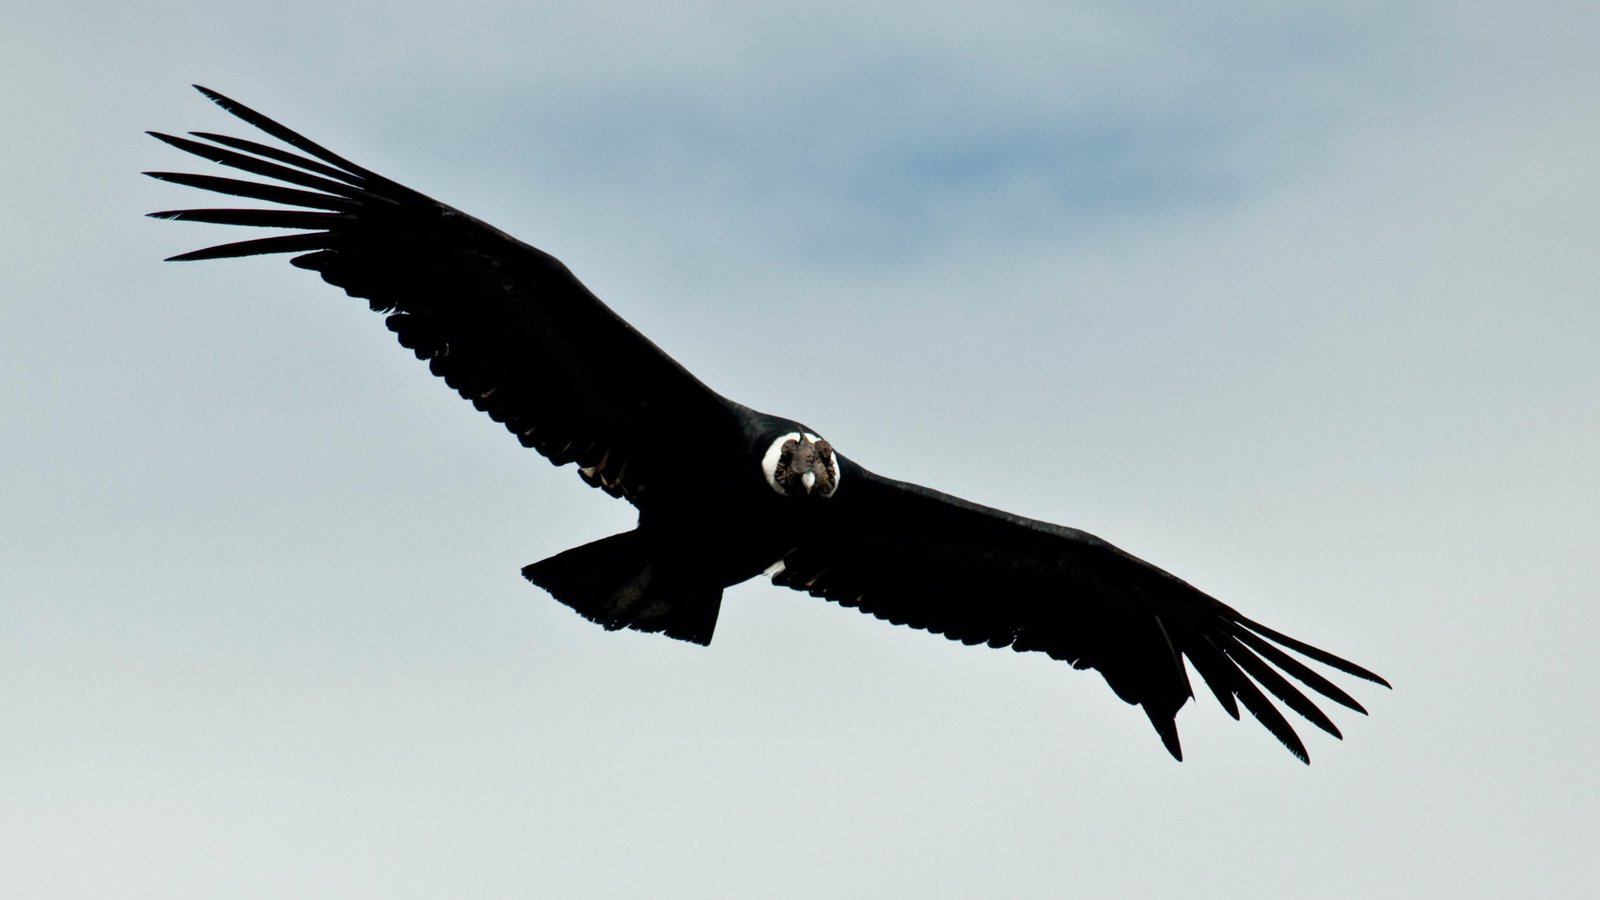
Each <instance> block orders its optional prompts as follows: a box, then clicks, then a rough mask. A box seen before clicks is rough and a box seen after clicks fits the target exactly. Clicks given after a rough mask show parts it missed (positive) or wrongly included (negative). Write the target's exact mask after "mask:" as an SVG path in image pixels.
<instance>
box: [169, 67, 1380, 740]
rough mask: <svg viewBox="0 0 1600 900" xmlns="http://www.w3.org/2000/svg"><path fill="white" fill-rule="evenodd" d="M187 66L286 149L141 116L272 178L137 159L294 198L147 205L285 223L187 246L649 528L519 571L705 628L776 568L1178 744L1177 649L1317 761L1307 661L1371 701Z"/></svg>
mask: <svg viewBox="0 0 1600 900" xmlns="http://www.w3.org/2000/svg"><path fill="white" fill-rule="evenodd" d="M196 88H197V89H198V90H199V91H200V92H201V93H202V94H204V95H205V96H206V97H208V98H210V99H211V100H212V101H213V102H215V103H216V104H217V105H218V106H220V107H222V108H223V109H224V110H226V111H227V112H229V113H231V114H233V115H234V116H236V117H238V118H239V119H242V120H243V121H244V122H246V123H248V124H250V125H252V126H254V127H255V128H257V129H259V130H260V131H262V132H264V133H265V134H267V135H269V136H271V137H272V138H276V139H277V140H278V141H280V142H282V144H283V145H284V146H286V147H288V148H290V149H283V147H278V146H270V145H267V144H263V143H259V142H257V141H254V140H246V139H242V138H236V137H230V136H226V135H222V134H213V133H208V132H190V133H189V136H187V137H177V136H173V135H167V134H160V133H157V132H150V134H151V135H152V136H154V137H156V138H158V139H160V140H162V141H164V142H166V143H167V144H170V145H172V146H173V147H176V148H178V149H179V150H183V151H186V152H188V153H192V154H194V155H195V156H199V157H202V158H204V159H207V160H210V161H212V162H214V163H219V164H221V165H223V166H227V167H230V168H232V169H237V170H240V171H243V172H246V173H249V174H251V175H254V176H258V177H260V178H264V179H268V181H266V182H263V181H256V180H243V179H238V178H232V177H222V176H218V175H196V174H184V173H179V172H147V173H145V174H147V175H149V176H151V177H152V178H157V179H160V180H162V181H167V182H173V183H176V184H180V185H186V186H188V187H193V188H199V189H202V190H206V191H214V192H216V193H219V194H226V195H230V196H234V197H243V198H247V199H250V200H257V201H267V202H269V203H273V204H279V205H280V206H281V207H283V208H272V209H261V208H228V209H182V210H169V211H166V212H157V213H151V214H150V215H152V216H154V217H156V218H160V219H176V220H182V221H188V222H209V223H215V224H222V225H243V226H253V227H261V228H279V229H290V230H291V232H292V233H289V234H282V235H277V236H271V237H259V238H253V239H250V240H243V241H238V242H235V243H227V244H221V245H218V246H214V247H208V248H206V249H203V250H196V251H193V252H190V253H184V254H180V255H178V256H173V257H171V259H172V260H203V259H222V258H228V257H242V256H255V255H258V254H271V253H293V254H297V255H296V256H294V257H293V258H292V259H291V260H290V262H291V263H292V264H293V265H295V266H298V267H299V268H302V269H310V270H311V271H313V272H316V273H318V274H319V275H321V276H322V279H323V280H324V281H327V282H328V283H329V284H332V285H334V286H336V287H339V288H343V289H344V291H345V293H347V294H349V295H351V296H353V297H358V298H361V299H364V300H366V301H367V302H368V304H369V305H370V306H371V308H372V309H373V310H374V311H376V312H380V313H384V314H385V315H386V319H385V321H386V322H387V324H388V327H389V329H390V330H391V331H393V332H394V333H395V335H396V336H397V337H398V338H399V341H400V343H401V345H403V346H404V347H406V348H407V349H409V350H411V351H412V352H413V353H415V354H416V356H417V358H418V359H421V360H425V361H426V362H427V363H428V366H429V368H430V369H431V370H432V372H433V373H434V374H435V375H437V376H439V377H441V378H443V379H444V381H445V383H446V384H448V385H449V386H450V387H452V388H454V389H455V390H456V391H457V392H458V393H460V394H461V396H462V397H464V398H466V399H467V400H470V401H471V402H472V404H473V405H474V406H476V407H477V408H478V409H480V410H482V411H483V412H485V413H488V414H489V416H490V417H492V418H493V419H494V420H495V421H497V422H501V423H503V424H504V425H505V427H506V428H507V429H508V430H510V431H511V432H512V433H513V434H515V435H516V437H517V439H518V440H519V441H520V442H521V443H522V444H523V446H525V447H529V448H532V449H534V450H537V451H538V452H539V453H540V454H542V455H543V456H545V457H546V458H547V459H549V460H550V462H552V463H554V464H555V465H558V466H564V465H566V464H568V463H574V464H576V466H577V472H578V476H579V477H580V478H582V479H583V480H584V482H586V483H588V484H589V485H591V486H593V487H596V488H599V489H600V490H602V491H604V492H605V493H607V494H610V495H611V496H613V497H617V498H621V499H623V500H626V501H627V502H628V503H630V504H632V505H633V506H634V507H635V508H636V509H637V510H638V516H639V518H638V525H637V527H635V528H634V529H633V530H631V531H626V532H623V533H621V534H617V535H613V536H611V537H607V538H602V539H600V540H597V541H593V542H591V543H587V544H584V545H583V546H580V547H575V548H573V549H571V550H567V551H565V552H562V553H558V554H556V555H555V556H552V557H550V558H549V559H545V560H543V561H541V562H536V563H533V564H532V565H529V566H527V567H525V568H524V569H523V570H522V574H523V575H524V576H525V577H526V578H527V579H528V580H529V581H531V582H533V583H534V584H536V585H538V586H539V587H541V588H543V589H545V590H546V591H548V592H549V593H550V594H551V595H553V596H554V597H555V598H556V599H557V600H558V601H560V602H561V603H563V604H565V605H567V606H569V607H571V608H572V609H574V610H576V611H577V612H578V613H579V614H581V615H583V616H584V617H585V618H587V619H589V620H591V621H593V622H596V623H598V624H600V625H602V626H604V627H605V628H607V629H610V630H614V629H620V628H630V629H634V630H637V631H645V632H657V633H660V634H664V635H667V636H669V637H673V638H678V639H680V640H684V641H692V642H694V643H697V644H709V643H710V642H711V635H712V631H713V629H714V628H715V627H716V622H717V613H718V610H719V608H720V605H721V601H722V592H723V590H724V589H726V588H728V587H730V586H732V585H735V584H739V583H740V582H743V581H746V580H748V579H750V578H754V577H756V576H758V575H763V574H765V575H767V576H768V577H770V578H771V579H772V582H773V583H774V584H777V585H781V586H784V587H789V588H793V589H795V590H800V591H805V592H807V593H809V594H811V595H812V596H816V597H822V598H825V599H828V600H831V601H834V602H836V603H839V604H841V605H844V606H849V607H854V608H856V609H859V610H861V611H863V612H867V613H871V614H872V615H874V616H877V617H878V618H880V619H886V620H888V621H890V622H892V623H895V624H897V625H910V626H911V627H913V628H919V629H923V630H926V631H931V632H935V633H937V634H942V635H944V636H946V637H948V638H951V639H953V640H957V641H960V642H962V643H964V644H969V645H976V644H987V645H988V646H990V647H997V648H999V647H1010V648H1012V649H1013V650H1018V651H1039V652H1042V653H1046V654H1048V655H1049V656H1050V657H1052V658H1054V659H1058V660H1063V661H1065V662H1067V663H1069V664H1070V665H1072V666H1073V667H1074V668H1078V669H1095V670H1097V671H1098V672H1099V673H1100V674H1101V675H1102V676H1103V677H1104V678H1105V680H1106V683H1107V684H1109V685H1110V687H1111V689H1112V691H1114V692H1115V693H1116V695H1117V696H1118V697H1120V698H1121V699H1123V700H1124V701H1126V702H1128V703H1130V704H1135V705H1138V706H1139V707H1141V708H1142V709H1143V710H1144V713H1145V715H1146V716H1148V717H1149V719H1150V723H1151V724H1152V725H1153V726H1155V730H1156V732H1157V734H1159V735H1160V737H1161V741H1162V743H1163V744H1164V745H1165V746H1166V748H1167V750H1168V751H1169V752H1170V753H1171V754H1172V755H1173V757H1175V758H1177V759H1180V760H1181V759H1182V758H1183V752H1182V749H1181V747H1180V745H1179V742H1178V730H1177V724H1176V715H1177V712H1178V710H1179V709H1180V708H1181V707H1182V706H1183V705H1184V704H1185V703H1186V702H1187V701H1188V700H1189V699H1190V698H1191V697H1193V696H1194V691H1193V687H1192V685H1191V682H1190V678H1189V674H1188V672H1189V670H1188V668H1186V665H1185V662H1186V661H1187V664H1188V666H1190V667H1192V668H1193V671H1194V672H1195V673H1197V674H1198V675H1199V676H1200V678H1201V679H1202V680H1203V681H1204V682H1205V684H1206V686H1207V687H1208V688H1209V689H1210V691H1211V693H1212V694H1213V695H1214V696H1215V697H1216V699H1217V702H1218V703H1220V704H1221V705H1222V707H1223V709H1225V710H1226V711H1227V712H1228V713H1229V714H1230V715H1231V716H1232V717H1233V718H1235V719H1237V718H1239V710H1240V708H1241V707H1243V708H1244V709H1245V710H1246V711H1248V712H1250V713H1251V714H1252V715H1253V716H1254V717H1255V718H1256V719H1258V720H1259V721H1260V722H1261V724H1262V725H1264V726H1265V727H1266V729H1267V730H1268V731H1270V732H1271V733H1272V734H1273V735H1274V736H1275V737H1277V739H1278V740H1279V741H1281V742H1282V743H1283V745H1284V746H1285V747H1287V748H1288V749H1289V751H1290V752H1291V753H1293V754H1294V755H1295V756H1296V757H1298V758H1299V759H1300V760H1301V761H1302V762H1305V761H1308V756H1307V754H1306V748H1305V745H1304V744H1303V743H1302V742H1301V740H1300V738H1299V736H1298V735H1296V733H1295V731H1294V729H1293V727H1291V725H1290V724H1289V721H1288V719H1287V718H1286V717H1285V716H1284V714H1283V712H1282V711H1280V709H1279V707H1278V704H1277V703H1274V702H1273V699H1272V698H1276V700H1277V701H1278V702H1279V703H1281V704H1282V705H1284V706H1287V707H1288V708H1289V709H1290V710H1293V711H1294V712H1295V713H1297V714H1298V715H1300V716H1301V717H1303V718H1305V719H1306V720H1307V721H1309V722H1311V723H1312V724H1314V725H1316V726H1317V727H1318V728H1321V729H1322V730H1323V731H1326V732H1328V733H1329V734H1332V735H1334V736H1335V737H1339V736H1340V735H1339V729H1338V728H1337V727H1336V726H1335V725H1334V723H1333V721H1332V720H1331V719H1329V717H1328V716H1327V715H1326V714H1324V713H1323V711H1322V710H1321V709H1319V708H1318V707H1317V705H1316V704H1315V703H1313V702H1312V701H1311V699H1309V698H1308V697H1307V696H1306V694H1305V693H1304V692H1303V691H1302V690H1301V687H1300V686H1303V687H1305V688H1309V689H1310V691H1312V692H1314V693H1316V694H1320V695H1321V696H1322V697H1325V698H1327V699H1328V700H1331V701H1333V702H1334V703H1337V704H1339V705H1341V706H1345V707H1348V708H1349V709H1352V710H1355V711H1357V712H1360V713H1363V714H1365V712H1366V710H1365V709H1363V708H1362V706H1361V704H1359V703H1357V702H1356V700H1355V699H1354V698H1353V697H1351V696H1350V695H1349V694H1348V693H1346V692H1345V691H1344V690H1342V689H1341V688H1340V687H1338V686H1337V685H1335V684H1334V683H1333V682H1332V681H1330V680H1329V679H1328V678H1327V677H1325V676H1324V675H1323V674H1321V673H1320V672H1318V671H1317V670H1316V669H1314V668H1313V667H1312V665H1311V663H1316V664H1320V665H1322V666H1326V667H1329V668H1331V669H1335V670H1338V671H1340V672H1344V673H1346V674H1348V675H1352V676H1355V677H1357V678H1361V679H1365V680H1367V681H1371V682H1376V683H1378V684H1381V685H1384V686H1385V687H1387V686H1388V683H1387V682H1385V681H1384V680H1383V679H1382V678H1380V677H1378V676H1377V675H1375V674H1373V673H1372V672H1369V671H1368V670H1366V669H1364V668H1362V667H1361V666H1358V665H1356V664H1355V663H1352V662H1349V661H1347V660H1345V659H1342V658H1340V657H1338V656H1335V655H1333V654H1332V653H1329V652H1327V651H1325V650H1320V649H1317V648H1316V647H1313V646H1311V645H1309V644H1307V643H1305V642H1303V641H1299V640H1296V639H1294V638H1291V637H1289V636H1287V635H1284V634H1282V633H1280V632H1278V631H1274V630H1272V629H1271V628H1267V627H1266V626H1264V625H1261V624H1259V623H1257V622H1254V621H1252V620H1250V619H1248V618H1246V617H1244V616H1243V615H1240V614H1239V613H1238V612H1237V611H1236V610H1234V609H1233V608H1232V607H1229V606H1227V605H1225V604H1223V603H1221V602H1219V601H1217V600H1215V599H1213V598H1212V597H1210V596H1208V595H1206V594H1205V593H1203V592H1201V591H1200V590H1198V589H1196V588H1194V587H1192V586H1191V585H1189V584H1188V583H1186V582H1184V581H1182V580H1180V579H1178V578H1177V577H1175V576H1173V575H1170V574H1168V573H1167V572H1164V571H1162V570H1161V569H1158V568H1156V567H1155V566H1153V565H1151V564H1149V563H1147V562H1145V561H1143V560H1141V559H1138V558H1137V557H1134V556H1132V555H1131V554H1128V553H1126V552H1124V551H1122V550H1120V549H1118V548H1116V547H1114V546H1112V545H1111V544H1109V543H1107V542H1105V541H1103V540H1101V539H1100V538H1097V537H1095V536H1094V535H1092V534H1089V533H1087V532H1083V531H1079V530H1078V529H1075V528H1067V527H1064V526H1060V525H1052V524H1050V523H1047V522H1040V521H1035V520H1033V519H1026V518H1023V517H1021V516H1016V515H1012V514H1010V513H1007V512H1002V511H1000V510H997V509H991V508H988V507H985V506H980V505H978V504H976V503H971V502H968V501H966V500H962V499H960V498H958V497H952V496H950V495H948V494H943V493H940V492H939V491H935V490H931V489H929V488H925V487H919V486H917V485H914V484H907V483H905V482H902V481H896V480H894V479H892V478H886V477H884V476H881V475H878V474H875V473H874V472H871V471H869V470H867V469H865V468H863V467H862V466H860V465H859V464H857V463H856V462H854V461H853V460H851V459H850V458H849V457H847V456H845V455H844V454H843V453H840V452H838V450H836V449H835V448H834V446H833V444H832V443H830V442H829V441H828V440H826V439H824V438H823V437H821V436H820V435H819V433H818V432H817V431H816V430H815V429H812V428H810V427H808V426H806V425H803V424H801V423H799V422H796V421H793V420H791V419H786V418H783V417H781V416H774V415H768V414H767V413H762V412H757V411H756V410H753V409H751V408H749V407H747V406H744V405H742V404H739V403H737V402H735V401H733V400H729V399H727V398H726V397H723V396H722V395H720V394H718V393H716V392H715V391H713V390H711V389H710V388H709V387H707V386H706V385H704V384H702V383H701V382H700V381H699V379H697V378H695V376H694V375H693V374H691V373H690V372H689V371H688V370H687V369H685V368H684V367H683V366H682V365H680V364H679V363H678V362H677V361H676V360H674V359H673V358H672V357H670V356H668V355H667V354H666V353H664V352H662V350H661V349H660V348H658V347H657V346H656V345H655V344H653V343H651V342H650V341H649V340H648V339H647V338H645V336H644V335H642V334H640V333H639V332H638V331H636V330H635V329H634V328H633V327H632V326H630V325H629V324H628V323H627V322H625V321H623V320H622V318H620V317H619V316H618V315H617V314H616V313H614V312H612V311H611V309H609V308H608V307H607V306H606V305H605V304H604V303H602V302H601V301H600V300H599V298H597V297H596V296H595V295H594V294H592V293H590V292H589V290H588V289H587V288H585V287H584V286H583V284H582V283H581V282H580V281H579V280H578V279H577V278H576V277H574V276H573V274H572V273H571V272H570V271H568V269H567V267H566V266H564V265H563V264H562V263H561V262H560V261H559V260H557V259H556V258H555V257H553V256H550V255H549V254H547V253H545V252H543V251H541V250H538V249H536V248H534V247H531V246H529V245H527V244H524V243H522V242H520V241H518V240H517V239H515V238H513V237H511V236H510V235H508V234H506V233H505V232H502V231H500V230H498V229H496V228H494V227H492V226H490V225H488V224H486V223H484V222H481V221H479V220H477V219H475V218H473V217H471V216H469V215H467V214H466V213H463V212H461V211H460V210H457V209H455V208H453V207H450V206H447V205H445V204H443V203H440V202H438V201H437V200H434V199H432V198H430V197H427V196H424V195H423V194H420V193H418V192H417V191H414V190H411V189H410V188H407V187H405V186H403V185H401V184H398V183H396V182H394V181H390V180H389V179H387V178H384V177H383V176H381V175H378V174H376V173H374V172H372V171H370V170H368V169H365V168H362V167H361V166H358V165H356V164H355V163H352V162H350V161H349V160H346V159H344V158H343V157H340V156H338V155H337V154H335V153H333V152H331V151H329V150H327V149H325V148H323V147H322V146H320V145H318V144H315V143H313V142H312V141H310V140H308V139H306V138H304V137H302V136H301V135H299V134H297V133H295V132H293V131H291V130H289V129H288V128H285V127H284V126H282V125H280V124H278V123H277V122H275V121H273V120H271V119H269V118H267V117H266V116H263V115H262V114H260V113H258V112H256V111H254V110H252V109H250V108H249V107H246V106H244V105H243V104H240V103H238V102H235V101H234V100H231V99H229V98H227V97H224V96H223V95H221V94H219V93H217V92H215V91H212V90H209V89H207V88H204V87H199V86H198V85H196ZM1295 682H1298V683H1299V686H1297V685H1296V684H1295ZM1269 694H1270V695H1271V697H1269V696H1268V695H1269Z"/></svg>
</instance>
